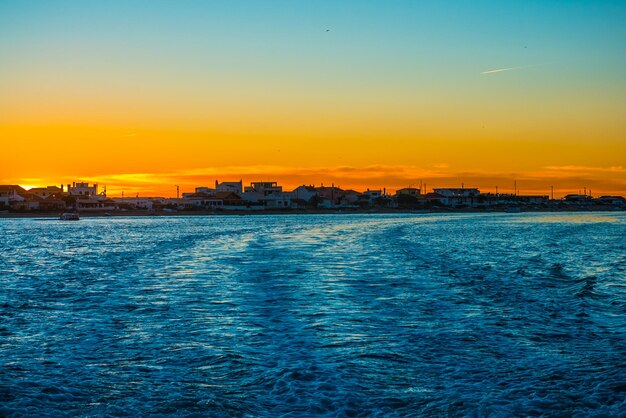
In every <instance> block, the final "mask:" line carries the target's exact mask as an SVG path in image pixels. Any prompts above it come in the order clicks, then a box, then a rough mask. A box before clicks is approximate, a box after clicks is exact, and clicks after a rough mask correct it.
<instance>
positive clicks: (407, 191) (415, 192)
mask: <svg viewBox="0 0 626 418" xmlns="http://www.w3.org/2000/svg"><path fill="white" fill-rule="evenodd" d="M421 195H422V191H421V189H418V188H416V187H405V188H403V189H399V190H396V196H412V197H420V196H421Z"/></svg>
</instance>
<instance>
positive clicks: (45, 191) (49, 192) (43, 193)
mask: <svg viewBox="0 0 626 418" xmlns="http://www.w3.org/2000/svg"><path fill="white" fill-rule="evenodd" d="M28 193H31V194H33V195H35V196H37V197H41V198H42V199H46V198H48V197H50V196H59V195H61V193H63V185H61V187H57V186H47V187H33V188H31V189H28Z"/></svg>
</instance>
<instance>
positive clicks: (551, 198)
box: [550, 186, 554, 200]
mask: <svg viewBox="0 0 626 418" xmlns="http://www.w3.org/2000/svg"><path fill="white" fill-rule="evenodd" d="M550 200H554V186H550Z"/></svg>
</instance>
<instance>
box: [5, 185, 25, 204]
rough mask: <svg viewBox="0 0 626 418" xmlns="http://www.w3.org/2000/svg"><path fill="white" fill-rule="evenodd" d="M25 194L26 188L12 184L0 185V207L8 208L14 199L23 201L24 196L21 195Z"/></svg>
mask: <svg viewBox="0 0 626 418" xmlns="http://www.w3.org/2000/svg"><path fill="white" fill-rule="evenodd" d="M25 194H26V190H25V189H24V188H23V187H21V186H18V185H16V184H14V185H10V184H8V185H0V208H2V207H5V208H8V207H9V206H11V204H12V203H13V202H15V201H23V200H25V198H24V197H23V196H22V195H25Z"/></svg>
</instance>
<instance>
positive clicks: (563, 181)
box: [0, 163, 626, 197]
mask: <svg viewBox="0 0 626 418" xmlns="http://www.w3.org/2000/svg"><path fill="white" fill-rule="evenodd" d="M0 180H1V181H0V182H1V183H3V184H29V185H32V184H36V185H38V186H46V185H53V184H61V181H63V183H68V182H71V181H88V182H90V183H97V184H98V185H99V186H100V190H102V189H103V188H104V187H105V186H106V189H107V193H108V194H109V196H120V195H121V194H122V193H124V195H126V196H130V195H133V196H134V195H136V194H139V195H141V196H165V197H168V196H170V197H171V196H175V195H176V191H177V186H178V188H179V190H180V192H190V191H193V190H194V189H195V188H196V187H200V186H209V187H210V186H212V185H214V183H215V181H216V180H218V181H220V182H221V181H239V180H242V181H243V183H244V185H246V184H249V183H250V182H253V181H277V182H278V183H279V184H280V185H282V186H284V188H285V190H291V189H293V188H295V187H297V186H299V185H302V184H306V185H316V186H319V185H321V184H324V185H331V184H334V185H335V186H337V187H341V188H344V189H354V190H358V191H362V190H365V189H366V188H380V189H382V188H387V191H389V192H393V191H395V190H397V189H400V188H403V187H409V186H413V187H415V186H419V185H420V184H422V185H426V189H427V190H428V191H430V190H432V189H433V188H435V187H461V185H464V187H477V188H480V189H481V190H483V191H486V192H493V191H495V189H496V187H498V189H499V191H500V192H501V193H509V192H512V190H513V188H514V187H515V186H514V185H516V187H517V190H519V191H520V192H521V193H525V194H542V195H546V194H548V193H549V192H550V190H551V186H553V187H554V190H555V194H556V195H564V194H567V193H576V192H578V190H582V189H583V188H587V189H593V190H594V191H595V192H596V193H601V194H623V193H624V190H626V168H624V167H622V166H607V167H601V166H596V167H593V166H575V165H566V166H547V167H543V168H540V169H536V170H527V171H520V172H495V171H492V172H479V171H465V170H458V169H456V168H454V166H452V165H448V164H447V163H438V164H433V165H431V166H429V167H417V166H412V165H382V164H378V165H364V166H356V165H338V166H316V167H297V166H278V165H253V166H226V167H204V168H196V169H190V170H174V171H170V172H153V173H150V172H143V173H110V174H104V175H97V176H81V175H76V176H74V177H70V178H69V179H68V178H65V179H54V180H52V181H47V180H42V179H37V180H38V181H36V182H34V181H32V180H33V179H10V178H8V179H0Z"/></svg>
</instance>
